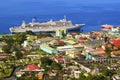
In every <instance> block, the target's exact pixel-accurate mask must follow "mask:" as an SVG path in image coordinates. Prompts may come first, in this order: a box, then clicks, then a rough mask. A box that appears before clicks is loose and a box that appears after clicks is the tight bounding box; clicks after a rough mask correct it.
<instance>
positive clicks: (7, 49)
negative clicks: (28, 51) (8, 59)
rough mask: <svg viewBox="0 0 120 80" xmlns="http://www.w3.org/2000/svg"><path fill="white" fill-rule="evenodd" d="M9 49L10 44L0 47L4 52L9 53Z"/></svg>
mask: <svg viewBox="0 0 120 80" xmlns="http://www.w3.org/2000/svg"><path fill="white" fill-rule="evenodd" d="M10 49H11V46H10V45H5V46H3V47H2V50H3V51H4V52H5V53H9V52H10Z"/></svg>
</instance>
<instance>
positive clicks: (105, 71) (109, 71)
mask: <svg viewBox="0 0 120 80" xmlns="http://www.w3.org/2000/svg"><path fill="white" fill-rule="evenodd" d="M101 73H102V74H103V75H105V76H112V75H113V74H115V71H114V70H108V69H103V70H102V71H101Z"/></svg>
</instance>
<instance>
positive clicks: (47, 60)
mask: <svg viewBox="0 0 120 80" xmlns="http://www.w3.org/2000/svg"><path fill="white" fill-rule="evenodd" d="M40 61H41V64H42V66H43V67H46V66H50V65H51V64H52V62H53V61H52V60H51V59H50V58H49V57H42V58H41V59H40Z"/></svg>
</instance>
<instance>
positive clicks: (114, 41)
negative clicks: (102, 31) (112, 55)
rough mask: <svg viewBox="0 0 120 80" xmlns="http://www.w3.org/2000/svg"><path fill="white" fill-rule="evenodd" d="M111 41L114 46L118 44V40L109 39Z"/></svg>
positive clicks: (119, 42)
mask: <svg viewBox="0 0 120 80" xmlns="http://www.w3.org/2000/svg"><path fill="white" fill-rule="evenodd" d="M110 42H111V43H113V44H114V45H115V46H117V47H118V46H120V40H110Z"/></svg>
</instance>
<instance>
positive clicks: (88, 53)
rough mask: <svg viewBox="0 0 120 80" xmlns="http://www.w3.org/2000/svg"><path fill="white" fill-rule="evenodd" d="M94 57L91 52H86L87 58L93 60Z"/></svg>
mask: <svg viewBox="0 0 120 80" xmlns="http://www.w3.org/2000/svg"><path fill="white" fill-rule="evenodd" d="M91 59H92V55H91V53H90V52H87V53H86V60H91Z"/></svg>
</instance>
